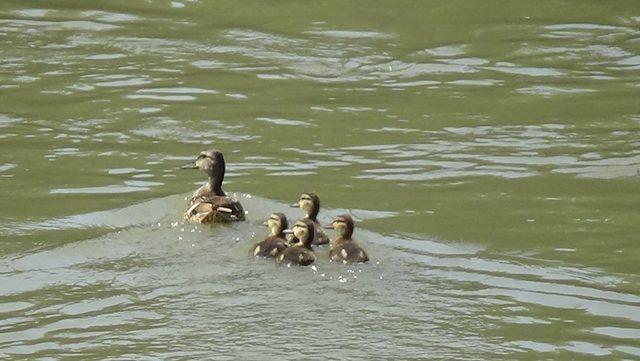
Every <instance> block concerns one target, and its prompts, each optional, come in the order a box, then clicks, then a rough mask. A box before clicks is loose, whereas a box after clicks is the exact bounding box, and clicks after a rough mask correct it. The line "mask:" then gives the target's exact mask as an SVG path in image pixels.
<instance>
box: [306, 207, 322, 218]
mask: <svg viewBox="0 0 640 361" xmlns="http://www.w3.org/2000/svg"><path fill="white" fill-rule="evenodd" d="M319 211H320V207H318V206H316V205H313V206H311V209H309V210H305V217H306V218H309V219H310V220H312V221H314V222H317V218H318V212H319Z"/></svg>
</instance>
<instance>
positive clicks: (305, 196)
mask: <svg viewBox="0 0 640 361" xmlns="http://www.w3.org/2000/svg"><path fill="white" fill-rule="evenodd" d="M298 207H300V209H302V210H303V211H304V214H305V217H306V218H309V219H312V220H314V221H315V220H316V218H317V217H318V212H320V198H319V197H318V196H317V195H316V194H315V193H302V194H301V195H300V198H298Z"/></svg>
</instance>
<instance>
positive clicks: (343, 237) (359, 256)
mask: <svg viewBox="0 0 640 361" xmlns="http://www.w3.org/2000/svg"><path fill="white" fill-rule="evenodd" d="M328 228H333V229H335V230H336V232H338V237H337V238H336V239H335V240H334V241H333V242H332V243H331V249H330V250H329V260H330V261H331V262H337V263H344V264H348V263H361V262H367V261H369V256H368V255H367V252H365V250H364V249H362V247H360V246H359V245H358V243H356V241H355V240H354V239H353V238H352V237H353V229H354V222H353V218H351V216H349V215H347V214H343V215H340V216H337V217H336V218H335V219H334V220H333V222H331V226H330V227H328Z"/></svg>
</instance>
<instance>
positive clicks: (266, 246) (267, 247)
mask: <svg viewBox="0 0 640 361" xmlns="http://www.w3.org/2000/svg"><path fill="white" fill-rule="evenodd" d="M265 225H266V226H267V227H269V231H270V234H269V235H268V236H267V238H265V239H264V240H263V241H262V242H258V244H256V245H255V246H253V248H252V249H251V254H252V255H253V256H254V257H277V256H279V255H280V254H281V253H282V252H284V250H285V249H287V247H289V243H288V242H287V240H286V239H285V234H284V231H285V229H287V228H288V227H289V225H288V223H287V217H286V216H285V215H284V214H282V213H273V214H271V215H270V216H269V218H268V219H267V221H266V222H265Z"/></svg>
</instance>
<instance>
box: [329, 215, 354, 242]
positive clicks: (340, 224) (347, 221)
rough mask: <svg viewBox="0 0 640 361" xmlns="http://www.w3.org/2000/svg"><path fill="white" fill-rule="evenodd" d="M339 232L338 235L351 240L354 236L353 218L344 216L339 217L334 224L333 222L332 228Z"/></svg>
mask: <svg viewBox="0 0 640 361" xmlns="http://www.w3.org/2000/svg"><path fill="white" fill-rule="evenodd" d="M328 228H333V229H335V230H336V232H338V235H339V236H340V237H342V238H344V239H351V236H353V228H354V223H353V218H351V216H350V215H348V214H342V215H339V216H337V217H336V218H335V219H334V220H333V222H331V227H328Z"/></svg>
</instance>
